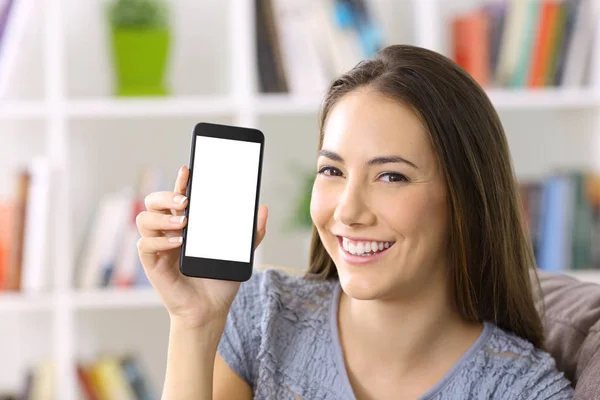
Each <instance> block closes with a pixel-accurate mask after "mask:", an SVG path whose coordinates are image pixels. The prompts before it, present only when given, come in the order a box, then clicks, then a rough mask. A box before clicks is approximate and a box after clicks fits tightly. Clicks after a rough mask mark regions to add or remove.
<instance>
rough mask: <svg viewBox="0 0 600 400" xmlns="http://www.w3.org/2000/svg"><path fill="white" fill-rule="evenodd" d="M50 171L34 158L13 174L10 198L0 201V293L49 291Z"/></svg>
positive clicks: (46, 164) (42, 159)
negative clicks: (13, 181) (13, 182)
mask: <svg viewBox="0 0 600 400" xmlns="http://www.w3.org/2000/svg"><path fill="white" fill-rule="evenodd" d="M52 182H53V172H52V168H51V166H50V162H49V161H48V160H47V159H46V158H43V157H40V158H35V159H33V160H32V161H31V163H30V165H29V166H27V167H23V168H22V169H20V170H18V172H15V188H14V190H12V191H11V193H12V195H11V196H9V197H8V198H7V199H4V200H1V201H0V292H6V291H10V292H27V293H32V292H43V291H47V290H48V289H49V288H50V280H51V273H50V263H49V257H48V256H49V253H48V247H49V246H48V245H49V243H48V238H49V231H48V229H49V223H50V214H51V212H50V207H51V195H52V190H51V188H52Z"/></svg>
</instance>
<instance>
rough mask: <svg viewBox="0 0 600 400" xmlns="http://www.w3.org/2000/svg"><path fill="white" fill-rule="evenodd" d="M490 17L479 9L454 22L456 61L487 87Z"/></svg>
mask: <svg viewBox="0 0 600 400" xmlns="http://www.w3.org/2000/svg"><path fill="white" fill-rule="evenodd" d="M488 29H489V23H488V17H487V14H485V12H483V11H482V10H477V11H473V12H470V13H468V14H464V15H462V16H459V17H457V18H455V19H454V20H453V22H452V36H453V39H454V61H455V62H456V63H457V64H458V65H460V66H461V67H462V68H463V69H464V70H465V71H467V72H468V73H469V75H471V76H472V77H473V79H475V80H476V81H477V83H479V85H481V86H483V87H485V86H487V85H488V83H489V79H490V64H489V51H490V49H489V41H488Z"/></svg>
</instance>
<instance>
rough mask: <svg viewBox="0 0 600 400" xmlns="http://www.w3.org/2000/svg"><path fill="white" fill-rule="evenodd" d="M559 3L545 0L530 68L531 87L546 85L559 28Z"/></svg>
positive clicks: (529, 83) (553, 0) (529, 84)
mask: <svg viewBox="0 0 600 400" xmlns="http://www.w3.org/2000/svg"><path fill="white" fill-rule="evenodd" d="M559 8H560V7H559V4H558V3H557V2H556V1H555V0H544V1H543V3H542V4H541V14H540V19H539V23H538V26H537V31H536V36H535V39H534V40H535V42H534V46H533V55H532V57H531V62H532V64H531V68H530V69H529V80H528V86H529V87H540V86H544V80H545V77H546V75H547V74H548V68H550V58H551V51H552V39H553V33H554V31H555V30H556V29H557V26H556V24H557V22H558V12H559Z"/></svg>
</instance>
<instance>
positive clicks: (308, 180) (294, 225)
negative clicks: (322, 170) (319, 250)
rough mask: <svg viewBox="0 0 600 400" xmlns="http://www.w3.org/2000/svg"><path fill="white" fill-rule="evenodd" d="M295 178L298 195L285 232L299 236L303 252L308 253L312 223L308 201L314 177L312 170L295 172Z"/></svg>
mask: <svg viewBox="0 0 600 400" xmlns="http://www.w3.org/2000/svg"><path fill="white" fill-rule="evenodd" d="M296 176H297V177H298V180H299V182H300V188H299V191H298V193H299V195H298V197H297V199H296V201H295V206H294V209H293V212H292V215H291V218H290V219H289V220H288V229H287V230H288V231H291V232H295V233H296V234H299V235H300V241H301V242H302V249H303V252H305V253H308V252H309V251H310V246H311V241H312V228H313V221H312V218H311V216H310V201H311V197H312V189H313V185H314V182H315V177H316V176H315V172H314V171H313V170H312V169H310V170H304V169H302V170H301V171H296Z"/></svg>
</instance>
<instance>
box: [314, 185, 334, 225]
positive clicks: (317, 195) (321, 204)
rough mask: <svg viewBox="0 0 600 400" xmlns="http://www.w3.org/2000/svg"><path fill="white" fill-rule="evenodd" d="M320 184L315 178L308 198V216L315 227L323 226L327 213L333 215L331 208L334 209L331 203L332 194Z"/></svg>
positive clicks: (327, 217) (327, 218) (327, 216)
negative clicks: (309, 198)
mask: <svg viewBox="0 0 600 400" xmlns="http://www.w3.org/2000/svg"><path fill="white" fill-rule="evenodd" d="M322 186H323V185H322V184H321V183H319V182H318V179H317V181H316V182H315V185H314V186H313V191H312V196H311V200H310V216H311V218H312V220H313V223H314V224H315V225H316V226H317V227H319V226H325V225H326V224H327V221H328V220H329V218H330V216H329V214H331V217H333V214H332V211H331V210H333V209H335V204H332V202H333V197H334V196H332V194H331V193H328V191H327V190H326V189H325V188H323V187H322Z"/></svg>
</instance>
